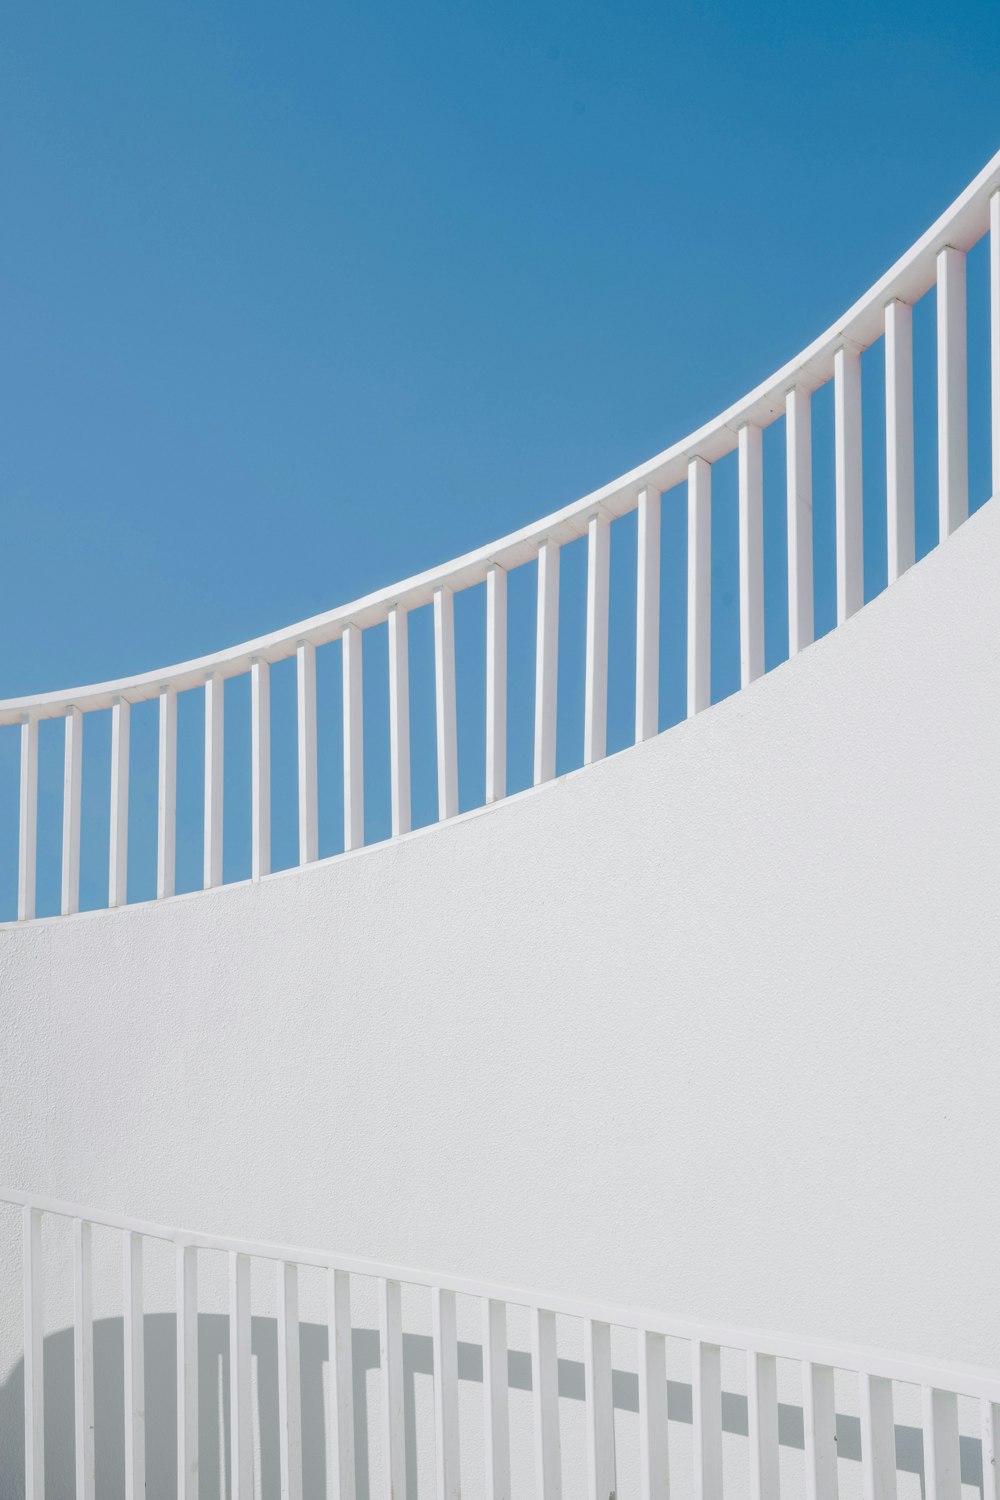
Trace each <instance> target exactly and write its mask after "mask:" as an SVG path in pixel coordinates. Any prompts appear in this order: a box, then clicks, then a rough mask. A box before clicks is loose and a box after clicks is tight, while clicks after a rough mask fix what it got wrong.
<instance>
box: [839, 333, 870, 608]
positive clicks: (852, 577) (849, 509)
mask: <svg viewBox="0 0 1000 1500" xmlns="http://www.w3.org/2000/svg"><path fill="white" fill-rule="evenodd" d="M833 430H834V460H835V490H836V520H837V624H838V625H842V624H843V623H844V621H845V620H846V619H848V618H849V617H850V616H851V615H853V614H854V613H855V611H856V610H859V609H860V608H861V606H862V604H863V603H864V602H865V595H864V587H865V579H864V572H865V558H864V532H863V529H862V517H863V513H862V489H861V356H860V354H859V353H858V351H857V349H854V348H847V347H846V346H844V347H841V348H840V349H838V350H837V352H836V354H835V355H834V356H833Z"/></svg>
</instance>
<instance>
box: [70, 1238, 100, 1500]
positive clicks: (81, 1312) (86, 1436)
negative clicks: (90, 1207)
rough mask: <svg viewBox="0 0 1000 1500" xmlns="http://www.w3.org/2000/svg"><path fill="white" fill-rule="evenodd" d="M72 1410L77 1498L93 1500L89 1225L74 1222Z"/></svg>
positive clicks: (91, 1314)
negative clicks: (74, 1432)
mask: <svg viewBox="0 0 1000 1500" xmlns="http://www.w3.org/2000/svg"><path fill="white" fill-rule="evenodd" d="M73 1413H74V1419H75V1420H74V1426H75V1430H76V1440H75V1444H74V1449H75V1453H76V1500H94V1496H95V1490H96V1483H97V1480H96V1474H95V1469H94V1315H93V1307H92V1300H91V1251H90V1225H89V1224H88V1223H87V1221H86V1220H85V1219H74V1221H73Z"/></svg>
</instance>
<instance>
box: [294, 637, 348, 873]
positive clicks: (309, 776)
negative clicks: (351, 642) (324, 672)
mask: <svg viewBox="0 0 1000 1500" xmlns="http://www.w3.org/2000/svg"><path fill="white" fill-rule="evenodd" d="M344 654H345V657H346V654H347V647H346V644H345V647H344ZM295 686H296V723H297V729H298V768H299V864H300V865H308V864H310V863H311V862H312V861H313V860H314V859H316V858H317V856H318V855H319V796H318V779H317V770H316V647H315V646H314V645H313V643H312V641H299V643H298V645H297V646H296V648H295Z"/></svg>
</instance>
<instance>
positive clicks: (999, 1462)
mask: <svg viewBox="0 0 1000 1500" xmlns="http://www.w3.org/2000/svg"><path fill="white" fill-rule="evenodd" d="M998 198H1000V194H998V195H997V197H995V198H993V200H992V202H993V203H996V202H997V201H998ZM997 493H998V494H1000V491H997ZM979 1424H980V1425H979V1431H980V1439H981V1442H982V1453H983V1500H1000V1405H997V1403H996V1402H994V1401H988V1400H985V1399H984V1400H982V1401H981V1402H980V1404H979Z"/></svg>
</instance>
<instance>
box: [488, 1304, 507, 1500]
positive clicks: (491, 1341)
mask: <svg viewBox="0 0 1000 1500" xmlns="http://www.w3.org/2000/svg"><path fill="white" fill-rule="evenodd" d="M509 1400H510V1398H509V1395H508V1389H507V1308H506V1306H505V1305H504V1303H502V1302H494V1301H493V1300H492V1299H491V1298H489V1297H487V1298H484V1300H483V1405H484V1408H485V1410H484V1441H485V1449H486V1500H510V1409H509Z"/></svg>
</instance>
